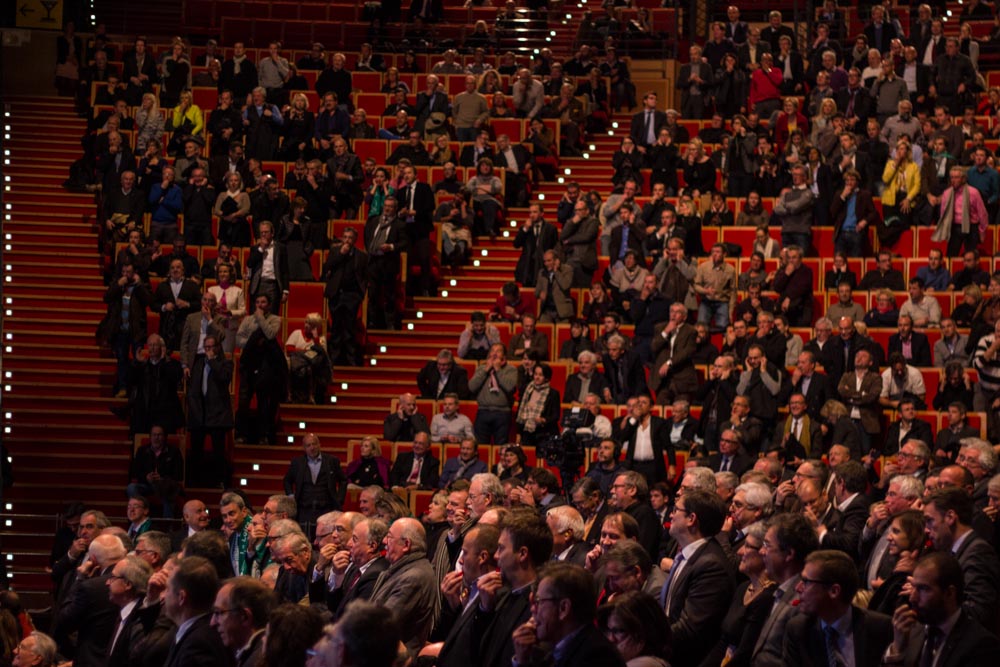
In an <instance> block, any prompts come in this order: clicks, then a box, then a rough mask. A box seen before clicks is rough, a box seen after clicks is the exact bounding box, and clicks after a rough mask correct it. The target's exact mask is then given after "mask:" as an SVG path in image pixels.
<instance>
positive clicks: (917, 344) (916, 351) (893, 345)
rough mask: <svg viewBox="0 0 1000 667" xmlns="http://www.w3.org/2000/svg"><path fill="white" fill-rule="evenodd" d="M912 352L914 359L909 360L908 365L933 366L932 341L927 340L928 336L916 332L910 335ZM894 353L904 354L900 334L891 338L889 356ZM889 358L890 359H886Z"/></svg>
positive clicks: (895, 334)
mask: <svg viewBox="0 0 1000 667" xmlns="http://www.w3.org/2000/svg"><path fill="white" fill-rule="evenodd" d="M910 351H911V353H912V354H913V358H912V359H907V363H909V364H910V365H911V366H933V365H934V364H933V363H932V362H931V345H930V341H929V340H928V339H927V334H922V333H920V332H919V331H914V332H912V333H911V334H910ZM893 352H899V353H900V354H902V353H903V343H902V341H901V340H900V339H899V334H898V333H894V334H892V335H891V336H889V350H888V354H889V356H891V355H892V353H893ZM886 358H888V357H886Z"/></svg>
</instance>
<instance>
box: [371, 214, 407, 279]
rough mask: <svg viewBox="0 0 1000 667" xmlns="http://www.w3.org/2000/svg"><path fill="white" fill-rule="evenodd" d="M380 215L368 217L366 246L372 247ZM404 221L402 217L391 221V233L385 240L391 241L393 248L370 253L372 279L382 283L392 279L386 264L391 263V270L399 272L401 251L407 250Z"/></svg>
mask: <svg viewBox="0 0 1000 667" xmlns="http://www.w3.org/2000/svg"><path fill="white" fill-rule="evenodd" d="M379 218H380V216H377V215H373V216H371V217H370V218H368V222H366V223H365V248H368V249H370V248H371V243H372V240H373V238H374V236H375V230H376V229H377V228H378V224H379ZM405 224H406V223H404V222H403V221H402V220H401V219H399V218H396V219H395V220H393V221H392V222H390V223H389V233H388V235H387V236H386V239H385V242H386V243H390V244H392V246H393V248H394V249H393V250H390V251H389V252H387V253H384V254H382V255H374V254H373V255H369V257H368V277H369V279H371V280H378V281H379V282H380V283H384V282H386V281H388V280H389V279H390V277H391V276H389V275H387V271H386V268H387V267H386V264H387V263H388V264H389V267H388V268H389V270H390V271H392V270H394V271H395V275H397V276H398V274H399V253H401V252H403V251H404V250H406V245H407V241H406V236H405V235H404V233H403V227H404V226H405Z"/></svg>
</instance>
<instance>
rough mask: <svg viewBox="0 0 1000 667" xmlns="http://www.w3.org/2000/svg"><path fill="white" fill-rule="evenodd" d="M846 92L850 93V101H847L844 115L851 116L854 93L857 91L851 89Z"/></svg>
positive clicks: (852, 114) (852, 113)
mask: <svg viewBox="0 0 1000 667" xmlns="http://www.w3.org/2000/svg"><path fill="white" fill-rule="evenodd" d="M848 92H850V93H851V101H850V102H848V103H847V112H846V113H845V114H844V115H845V116H847V117H848V118H851V117H853V116H854V95H855V93H856V92H857V91H855V90H851V91H848Z"/></svg>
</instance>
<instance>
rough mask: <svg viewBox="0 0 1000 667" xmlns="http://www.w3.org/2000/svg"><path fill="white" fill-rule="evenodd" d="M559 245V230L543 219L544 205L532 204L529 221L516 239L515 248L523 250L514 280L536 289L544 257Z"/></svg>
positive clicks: (515, 270) (518, 260) (526, 221)
mask: <svg viewBox="0 0 1000 667" xmlns="http://www.w3.org/2000/svg"><path fill="white" fill-rule="evenodd" d="M558 244H559V230H558V229H556V227H555V225H553V224H552V223H550V222H546V221H545V219H544V218H543V217H542V205H541V204H538V203H532V204H531V207H530V208H529V209H528V219H527V220H525V221H524V225H523V226H522V227H521V229H520V230H519V231H518V232H517V236H515V237H514V247H515V248H518V249H519V250H521V256H520V257H518V258H517V266H516V267H515V268H514V280H516V281H517V282H519V283H521V285H522V286H523V287H534V286H535V280H536V279H537V278H538V272H539V271H541V270H542V257H543V256H544V255H545V252H546V251H547V250H552V249H553V248H555V247H556V246H557V245H558Z"/></svg>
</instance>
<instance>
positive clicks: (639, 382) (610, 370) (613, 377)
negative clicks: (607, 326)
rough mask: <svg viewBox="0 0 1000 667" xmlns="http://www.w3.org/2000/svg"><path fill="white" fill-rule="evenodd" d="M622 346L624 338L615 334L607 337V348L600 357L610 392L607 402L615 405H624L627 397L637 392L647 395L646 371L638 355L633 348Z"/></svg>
mask: <svg viewBox="0 0 1000 667" xmlns="http://www.w3.org/2000/svg"><path fill="white" fill-rule="evenodd" d="M624 348H625V339H624V338H622V337H621V336H620V335H618V334H615V335H614V336H612V337H611V338H610V339H608V350H607V352H605V353H604V354H603V355H602V358H601V360H602V362H603V364H604V378H605V379H606V380H607V381H608V390H609V391H610V392H611V399H612V400H611V401H609V402H610V403H614V404H616V405H624V404H625V402H626V401H627V400H628V399H629V398H631V397H633V396H635V395H637V394H642V395H644V396H648V395H649V388H648V387H647V386H646V371H645V369H644V368H643V367H642V362H641V361H640V360H639V355H638V354H636V352H635V350H626V349H624ZM605 400H607V397H605Z"/></svg>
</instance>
